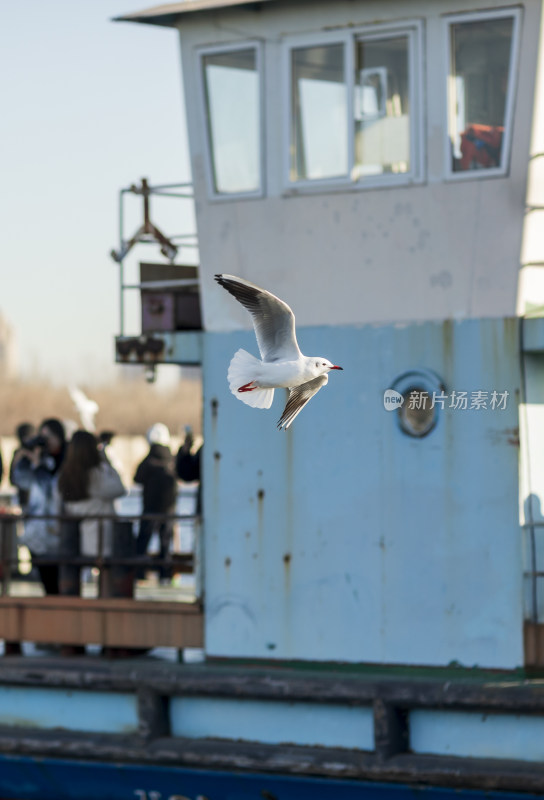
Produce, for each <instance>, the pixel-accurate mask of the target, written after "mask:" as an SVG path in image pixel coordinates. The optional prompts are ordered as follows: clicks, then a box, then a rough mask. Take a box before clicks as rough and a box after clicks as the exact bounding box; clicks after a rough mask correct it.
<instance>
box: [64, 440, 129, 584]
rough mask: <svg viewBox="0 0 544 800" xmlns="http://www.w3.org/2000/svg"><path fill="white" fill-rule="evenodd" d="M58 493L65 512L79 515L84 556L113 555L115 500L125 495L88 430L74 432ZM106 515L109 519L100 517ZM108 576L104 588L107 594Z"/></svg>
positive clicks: (116, 475)
mask: <svg viewBox="0 0 544 800" xmlns="http://www.w3.org/2000/svg"><path fill="white" fill-rule="evenodd" d="M59 492H60V495H61V497H62V500H63V502H64V510H65V512H66V514H69V515H70V516H73V517H80V518H81V523H80V526H79V538H80V542H79V550H80V553H81V555H84V556H91V557H96V556H111V555H112V550H113V519H112V518H113V517H114V516H115V506H114V500H116V499H117V498H118V497H122V496H123V495H125V494H126V489H125V486H124V485H123V481H122V480H121V477H120V475H119V473H118V472H117V470H116V469H115V468H114V467H113V466H112V465H111V464H110V462H109V461H108V460H107V458H106V456H105V455H104V453H103V451H102V450H100V449H99V447H98V441H97V439H96V436H95V435H94V434H93V433H89V431H83V430H79V431H76V432H75V433H74V435H73V436H72V439H71V441H70V444H69V445H68V451H67V453H66V459H65V462H64V464H63V467H62V469H61V471H60V475H59ZM101 517H106V519H100V518H101ZM107 582H108V581H107V580H105V575H102V576H101V586H102V589H103V590H104V591H105V592H106V593H107V592H108V587H107V586H106V585H105V583H107Z"/></svg>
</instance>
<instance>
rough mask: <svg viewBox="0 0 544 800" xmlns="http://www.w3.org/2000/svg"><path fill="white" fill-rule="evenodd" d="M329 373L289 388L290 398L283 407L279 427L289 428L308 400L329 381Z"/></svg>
mask: <svg viewBox="0 0 544 800" xmlns="http://www.w3.org/2000/svg"><path fill="white" fill-rule="evenodd" d="M328 380H329V376H328V375H319V376H318V377H317V378H313V379H312V380H311V381H308V382H307V383H302V384H301V385H300V386H294V387H293V388H292V389H289V398H288V400H287V405H286V406H285V408H284V409H283V414H282V415H281V417H280V418H279V420H278V428H280V429H281V428H288V427H289V425H290V424H291V423H292V421H293V420H294V418H295V417H296V415H297V414H299V413H300V412H301V411H302V409H303V408H304V406H305V405H306V403H307V402H308V400H311V399H312V397H313V396H314V394H317V392H318V391H319V390H320V389H321V387H322V386H325V384H326V383H327V382H328Z"/></svg>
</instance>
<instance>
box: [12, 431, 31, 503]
mask: <svg viewBox="0 0 544 800" xmlns="http://www.w3.org/2000/svg"><path fill="white" fill-rule="evenodd" d="M15 434H16V436H17V439H18V440H19V444H18V446H17V447H16V449H15V450H14V451H13V456H12V459H11V464H10V467H9V482H10V483H11V485H12V486H15V487H16V488H17V494H18V496H19V505H20V506H21V508H22V509H23V511H24V510H25V509H26V507H27V505H28V497H29V494H30V492H29V490H28V489H21V487H20V486H17V484H16V483H15V480H14V477H13V468H14V465H15V464H16V463H17V461H18V460H19V458H20V455H18V454H19V453H20V451H21V450H24V448H25V442H27V441H28V440H29V439H33V438H34V436H36V428H35V426H34V425H33V424H32V423H31V422H21V424H20V425H17V427H16V429H15Z"/></svg>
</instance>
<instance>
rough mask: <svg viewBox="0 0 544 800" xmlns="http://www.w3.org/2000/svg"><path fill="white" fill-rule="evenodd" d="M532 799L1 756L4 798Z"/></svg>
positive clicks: (0, 782)
mask: <svg viewBox="0 0 544 800" xmlns="http://www.w3.org/2000/svg"><path fill="white" fill-rule="evenodd" d="M414 794H415V795H420V796H421V798H422V800H454V798H455V797H459V796H461V797H462V798H463V800H484V798H487V800H489V798H502V800H517V799H518V798H519V800H522V799H524V800H531V798H533V797H535V798H536V797H537V796H541V795H529V794H519V793H512V792H484V791H475V790H459V789H447V788H436V787H414V786H407V785H403V784H398V785H397V784H385V783H367V782H363V781H352V780H345V781H342V780H331V779H321V778H294V777H287V776H272V775H264V774H254V773H253V774H239V773H233V772H209V771H202V770H192V769H180V768H171V767H156V766H139V765H132V764H130V765H129V764H103V763H94V762H85V761H63V760H60V759H42V758H28V757H6V756H0V797H1V798H2V800H97V799H98V798H100V800H128V798H137V800H201V798H202V800H263V798H265V799H267V800H356V798H357V800H408V798H413V797H414Z"/></svg>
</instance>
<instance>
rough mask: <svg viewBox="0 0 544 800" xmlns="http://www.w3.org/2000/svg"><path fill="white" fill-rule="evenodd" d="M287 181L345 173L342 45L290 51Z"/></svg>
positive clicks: (344, 71) (344, 102)
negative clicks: (290, 131) (289, 173)
mask: <svg viewBox="0 0 544 800" xmlns="http://www.w3.org/2000/svg"><path fill="white" fill-rule="evenodd" d="M291 70H292V72H291V74H292V93H291V97H292V119H293V131H292V136H293V139H292V148H291V153H292V164H291V175H292V180H299V179H306V180H313V179H319V178H332V177H337V176H339V175H347V173H348V141H347V108H348V93H347V87H346V80H345V73H346V68H345V53H344V45H342V44H333V45H328V46H320V47H301V48H297V49H296V50H293V51H292V62H291Z"/></svg>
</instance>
